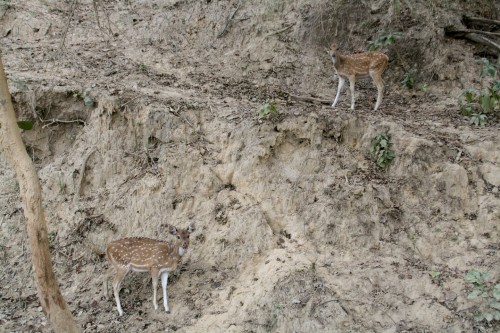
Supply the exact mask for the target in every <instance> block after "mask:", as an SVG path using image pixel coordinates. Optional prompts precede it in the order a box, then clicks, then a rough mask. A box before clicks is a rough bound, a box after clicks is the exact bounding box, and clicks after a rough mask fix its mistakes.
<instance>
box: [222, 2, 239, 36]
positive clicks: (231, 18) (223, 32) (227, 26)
mask: <svg viewBox="0 0 500 333" xmlns="http://www.w3.org/2000/svg"><path fill="white" fill-rule="evenodd" d="M240 6H241V0H240V1H239V2H238V5H237V6H236V9H235V10H234V12H233V13H232V14H231V15H230V16H229V17H228V18H227V20H226V25H225V26H224V29H222V31H221V32H220V33H219V34H218V35H217V38H221V37H222V36H224V35H225V34H226V33H227V30H228V28H229V26H230V25H231V23H232V22H233V19H234V15H236V12H237V11H238V9H240Z"/></svg>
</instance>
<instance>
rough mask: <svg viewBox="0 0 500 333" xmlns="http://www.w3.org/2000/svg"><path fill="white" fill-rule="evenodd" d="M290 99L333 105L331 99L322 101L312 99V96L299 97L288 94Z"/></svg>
mask: <svg viewBox="0 0 500 333" xmlns="http://www.w3.org/2000/svg"><path fill="white" fill-rule="evenodd" d="M288 96H290V98H293V99H296V100H299V101H303V102H311V103H321V104H331V102H332V101H331V100H329V99H321V98H315V97H310V96H297V95H292V94H288Z"/></svg>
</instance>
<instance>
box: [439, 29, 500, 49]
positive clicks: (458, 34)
mask: <svg viewBox="0 0 500 333" xmlns="http://www.w3.org/2000/svg"><path fill="white" fill-rule="evenodd" d="M445 35H447V36H450V37H454V38H465V39H468V40H471V41H473V42H476V43H479V44H483V45H486V46H488V47H490V48H492V49H494V50H495V51H496V53H497V54H499V53H500V44H498V43H497V42H495V41H493V40H491V39H489V38H486V37H484V36H481V35H480V34H479V33H476V32H467V31H458V30H451V28H445Z"/></svg>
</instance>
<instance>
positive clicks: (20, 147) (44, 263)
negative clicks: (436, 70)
mask: <svg viewBox="0 0 500 333" xmlns="http://www.w3.org/2000/svg"><path fill="white" fill-rule="evenodd" d="M0 144H2V146H3V148H4V151H5V153H6V154H7V156H8V157H9V159H10V161H11V163H12V164H13V166H14V169H15V170H16V174H17V180H18V181H19V188H20V192H21V198H22V200H23V209H24V216H25V218H26V227H27V230H28V237H29V240H30V244H31V258H32V261H33V267H34V269H35V281H36V285H37V289H38V298H39V299H40V303H41V304H42V308H43V311H44V312H45V314H46V315H47V317H48V319H49V322H50V324H51V325H52V328H53V329H54V331H55V332H58V333H59V332H61V333H62V332H63V333H73V332H80V328H79V327H78V325H77V323H76V321H75V319H74V318H73V315H72V314H71V312H70V311H69V309H68V306H67V304H66V302H65V301H64V298H63V297H62V295H61V292H60V290H59V286H58V284H57V281H56V277H55V275H54V272H53V270H52V260H51V258H50V252H49V242H48V238H47V224H46V222H45V212H44V210H43V207H42V191H41V188H40V181H39V179H38V175H37V173H36V170H35V167H34V165H33V163H32V161H31V159H30V158H29V156H28V154H27V152H26V147H25V146H24V143H23V141H22V139H21V132H20V131H19V128H18V126H17V122H16V115H15V113H14V109H13V107H12V101H11V99H10V94H9V88H8V86H7V78H6V77H5V72H4V68H3V63H2V59H1V57H0Z"/></svg>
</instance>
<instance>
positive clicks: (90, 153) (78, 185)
mask: <svg viewBox="0 0 500 333" xmlns="http://www.w3.org/2000/svg"><path fill="white" fill-rule="evenodd" d="M95 151H96V150H95V149H92V150H91V151H90V152H89V153H88V154H87V156H85V158H84V159H83V162H82V166H81V167H80V178H79V179H78V182H77V183H76V187H77V189H76V191H75V196H74V198H73V202H76V200H78V198H80V195H81V193H80V192H81V189H82V183H83V179H84V178H85V168H86V166H87V161H88V160H89V158H90V156H91V155H92V154H93V153H95Z"/></svg>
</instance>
